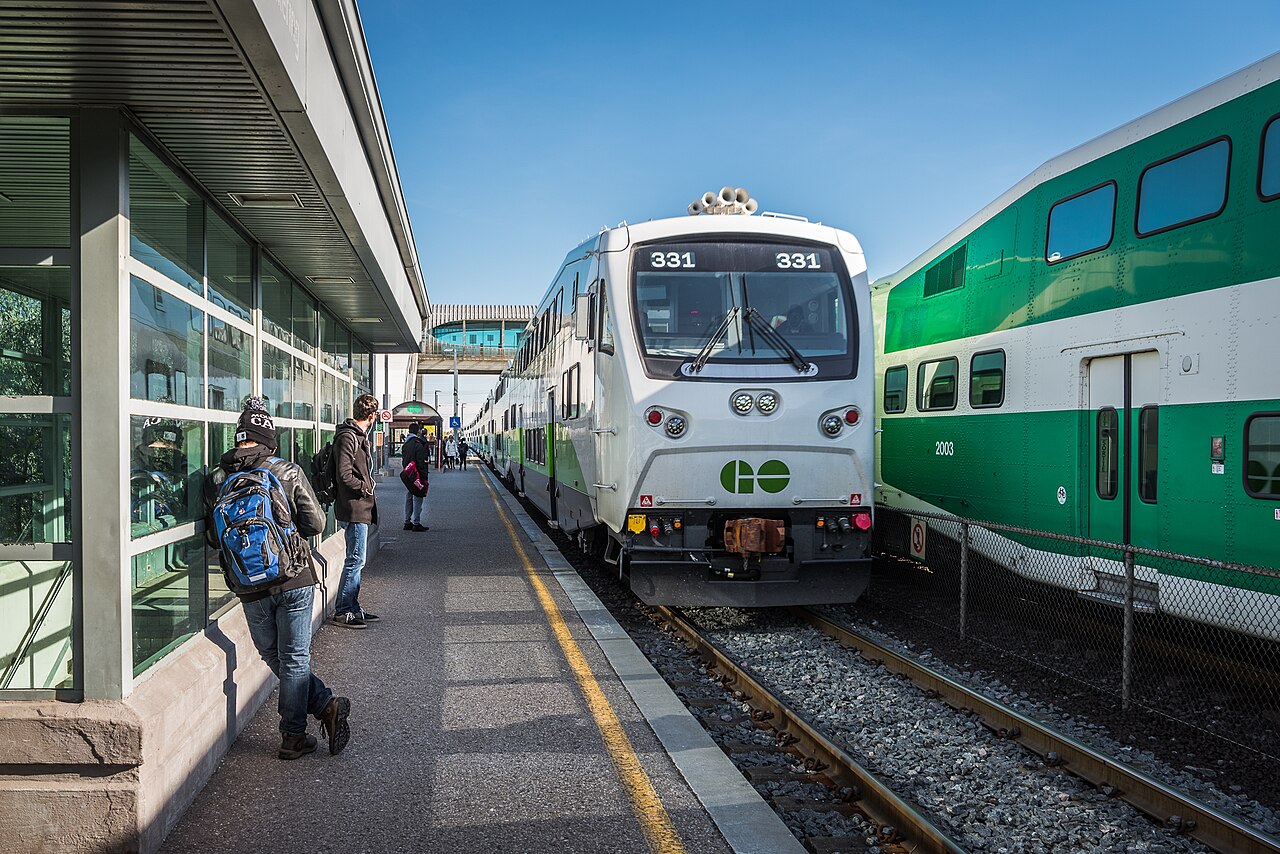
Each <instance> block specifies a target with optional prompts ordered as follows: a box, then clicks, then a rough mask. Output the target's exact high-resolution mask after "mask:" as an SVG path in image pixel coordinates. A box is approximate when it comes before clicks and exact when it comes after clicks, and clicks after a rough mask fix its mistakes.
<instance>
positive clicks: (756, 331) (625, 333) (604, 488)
mask: <svg viewBox="0 0 1280 854" xmlns="http://www.w3.org/2000/svg"><path fill="white" fill-rule="evenodd" d="M754 210H755V202H754V200H752V199H750V198H749V197H748V195H747V193H746V192H745V191H742V190H738V191H734V190H733V189H731V188H727V187H726V188H725V189H724V190H722V191H721V193H720V194H719V195H718V196H717V195H715V194H711V193H708V194H707V195H706V196H705V197H704V198H703V199H701V200H699V201H698V202H695V203H694V204H693V205H690V211H689V212H690V213H691V214H701V215H698V216H691V217H680V218H673V219H663V220H657V221H651V222H646V223H643V224H638V225H628V224H625V223H624V224H622V225H620V226H618V227H617V228H612V229H607V230H604V231H602V232H600V234H599V235H597V236H596V237H594V238H592V239H591V240H588V241H587V242H585V243H583V244H582V245H580V246H578V247H577V248H575V249H574V250H573V251H571V252H570V253H569V254H568V255H567V256H566V257H565V260H564V263H563V265H562V266H561V268H560V270H559V272H558V273H557V275H556V276H555V278H554V279H553V281H552V283H551V286H550V287H549V288H548V289H547V291H546V294H545V295H544V296H543V298H542V300H541V302H540V303H539V305H538V311H537V314H536V316H535V318H534V320H533V321H532V322H531V323H530V325H529V327H528V330H527V331H526V334H525V338H524V341H523V344H522V346H521V349H520V351H519V355H518V356H517V358H516V359H515V360H513V362H512V364H511V366H510V367H509V368H508V369H507V370H506V371H505V372H504V373H503V375H502V376H501V377H500V379H499V382H498V384H497V386H496V388H495V389H494V391H493V393H492V395H491V396H490V399H489V401H488V403H486V406H485V408H484V410H483V412H482V414H481V415H480V417H479V418H478V419H477V420H476V422H474V423H473V426H472V428H471V431H470V432H471V434H472V440H473V442H474V443H475V444H476V445H477V446H478V447H479V448H480V449H481V451H482V453H484V454H485V455H486V457H487V458H488V459H489V460H490V462H491V463H492V465H493V466H494V468H495V470H497V471H498V472H499V473H500V474H501V475H502V476H503V477H504V478H507V479H508V480H509V481H511V482H512V483H514V484H515V485H516V486H517V487H518V488H519V490H520V491H521V492H523V493H524V494H526V495H527V497H528V498H529V499H530V500H531V501H532V502H533V503H534V504H535V505H537V506H538V507H539V508H540V509H541V510H542V512H543V513H545V514H546V516H547V517H548V518H549V519H551V520H553V521H554V522H555V523H556V524H558V525H559V526H560V527H561V528H562V529H563V530H565V531H566V532H570V533H573V532H576V533H578V535H579V537H580V540H581V542H582V543H583V545H584V546H586V547H587V548H589V549H594V550H598V551H599V552H601V553H602V554H603V556H604V558H605V559H606V560H608V561H609V562H611V563H615V564H616V565H617V566H618V567H619V571H620V573H621V574H623V575H625V576H627V577H629V579H630V585H631V587H632V589H633V590H635V591H636V593H637V594H638V595H639V596H640V597H641V598H642V599H644V600H645V601H646V602H649V603H651V604H670V605H712V604H716V605H748V606H749V605H790V604H807V603H819V602H850V601H854V600H855V599H857V598H858V596H859V595H860V594H861V593H862V591H863V590H864V589H865V587H866V582H867V561H868V560H869V546H870V539H871V528H872V525H873V522H874V519H873V508H872V493H873V491H874V489H873V477H874V471H875V465H874V460H873V453H874V445H875V441H874V433H875V424H874V413H875V401H874V394H875V390H874V376H875V373H874V366H873V331H872V322H871V315H870V312H871V306H870V289H869V285H868V282H867V275H866V263H865V261H864V258H863V254H862V248H861V247H860V246H859V244H858V241H857V240H856V239H855V238H854V237H853V235H851V234H849V233H848V232H845V231H840V230H838V229H835V228H831V227H829V226H824V225H820V224H815V223H810V222H808V221H806V220H804V219H803V218H801V217H790V216H782V215H770V214H762V215H759V216H749V215H748V214H750V213H751V212H753V211H754Z"/></svg>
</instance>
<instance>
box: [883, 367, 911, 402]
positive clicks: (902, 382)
mask: <svg viewBox="0 0 1280 854" xmlns="http://www.w3.org/2000/svg"><path fill="white" fill-rule="evenodd" d="M884 411H885V412H889V413H893V412H906V411H907V366H906V365H898V366H897V367H895V368H889V369H887V370H886V371H885V372H884Z"/></svg>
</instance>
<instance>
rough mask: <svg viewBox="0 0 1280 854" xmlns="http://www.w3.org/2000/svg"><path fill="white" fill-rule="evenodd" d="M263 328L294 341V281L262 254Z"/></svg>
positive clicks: (285, 339)
mask: <svg viewBox="0 0 1280 854" xmlns="http://www.w3.org/2000/svg"><path fill="white" fill-rule="evenodd" d="M261 266H262V274H261V278H262V328H263V329H264V330H266V331H267V332H268V333H270V334H271V335H274V336H275V337H277V338H279V339H280V340H281V341H283V342H284V343H286V344H292V343H293V333H292V331H291V330H292V324H293V282H291V281H290V280H289V277H288V276H286V275H285V274H284V273H283V272H282V271H281V270H280V268H279V267H277V266H276V265H275V264H273V263H271V261H270V259H268V258H267V257H266V256H265V255H264V256H262V265H261Z"/></svg>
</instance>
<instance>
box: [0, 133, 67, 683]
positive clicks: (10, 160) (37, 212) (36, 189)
mask: <svg viewBox="0 0 1280 854" xmlns="http://www.w3.org/2000/svg"><path fill="white" fill-rule="evenodd" d="M69 127H70V126H69V123H68V120H67V119H65V118H53V117H36V116H0V246H21V247H37V246H38V247H46V248H50V249H55V248H61V247H66V246H70V245H71V168H70V163H71V153H70V152H71V134H70V131H69ZM2 672H3V671H0V673H2Z"/></svg>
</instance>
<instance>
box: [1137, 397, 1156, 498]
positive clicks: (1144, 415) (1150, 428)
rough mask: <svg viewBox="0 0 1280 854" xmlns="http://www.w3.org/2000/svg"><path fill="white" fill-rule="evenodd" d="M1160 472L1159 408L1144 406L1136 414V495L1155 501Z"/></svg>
mask: <svg viewBox="0 0 1280 854" xmlns="http://www.w3.org/2000/svg"><path fill="white" fill-rule="evenodd" d="M1159 474H1160V410H1159V408H1157V407H1155V406H1144V407H1142V412H1141V413H1140V414H1139V415H1138V497H1139V498H1141V499H1142V500H1143V501H1145V502H1147V503H1148V504H1155V503H1156V481H1157V479H1158V476H1159Z"/></svg>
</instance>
